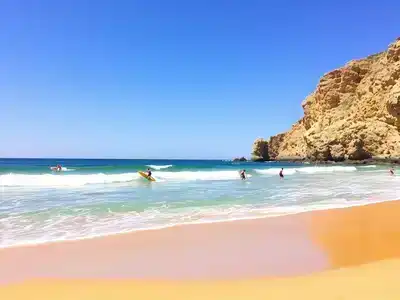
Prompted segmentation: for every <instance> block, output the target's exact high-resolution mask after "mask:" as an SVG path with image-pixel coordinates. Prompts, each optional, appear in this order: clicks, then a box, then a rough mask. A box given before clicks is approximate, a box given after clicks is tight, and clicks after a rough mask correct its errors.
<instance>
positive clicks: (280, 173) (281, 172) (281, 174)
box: [279, 168, 284, 179]
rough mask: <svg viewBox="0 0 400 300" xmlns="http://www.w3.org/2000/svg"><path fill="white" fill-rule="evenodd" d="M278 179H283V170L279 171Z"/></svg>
mask: <svg viewBox="0 0 400 300" xmlns="http://www.w3.org/2000/svg"><path fill="white" fill-rule="evenodd" d="M279 177H280V178H281V179H283V177H284V176H283V168H282V169H281V170H280V171H279Z"/></svg>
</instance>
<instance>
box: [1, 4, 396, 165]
mask: <svg viewBox="0 0 400 300" xmlns="http://www.w3.org/2000/svg"><path fill="white" fill-rule="evenodd" d="M399 11H400V1H394V0H393V1H385V0H383V1H379V2H378V1H361V0H358V1H343V0H337V1H266V0H265V1H252V0H247V1H234V0H231V1H217V0H214V1H204V0H203V1H183V0H182V1H173V0H171V1H151V0H149V1H83V0H82V1H75V0H70V1H50V0H48V1H45V0H43V1H17V0H13V1H11V0H10V1H8V0H5V1H4V0H3V1H1V2H0V28H1V33H0V66H1V72H0V104H1V108H2V109H1V111H0V126H1V128H2V130H0V141H1V143H0V157H83V158H86V157H96V158H103V157H104V158H231V157H233V156H241V155H245V156H246V155H249V153H250V151H251V146H252V142H253V140H254V139H255V138H257V137H269V136H270V135H274V134H277V133H279V132H282V131H285V130H287V129H289V128H290V127H291V125H292V124H293V123H294V122H296V121H297V120H298V119H299V118H300V117H301V116H302V109H301V105H300V104H301V102H302V100H303V99H304V98H305V97H306V96H307V95H308V94H309V93H310V92H312V91H313V89H314V88H315V86H316V84H317V83H318V80H319V78H320V76H322V75H323V74H324V73H325V72H327V71H329V70H332V69H334V68H337V67H340V66H342V65H343V64H345V63H346V62H348V61H349V60H351V59H355V58H362V57H364V56H367V55H369V54H373V53H375V52H379V51H382V50H384V49H385V48H386V47H387V45H388V44H389V43H391V42H392V41H393V40H394V39H395V38H396V37H398V36H400V33H399V31H398V30H399V28H400V21H399V20H400V19H399V16H398V13H399Z"/></svg>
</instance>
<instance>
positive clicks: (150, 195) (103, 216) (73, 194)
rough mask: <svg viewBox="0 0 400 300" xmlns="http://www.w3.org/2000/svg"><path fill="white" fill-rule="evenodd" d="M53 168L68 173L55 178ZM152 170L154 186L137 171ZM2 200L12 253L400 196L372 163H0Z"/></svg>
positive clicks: (392, 180) (0, 213)
mask: <svg viewBox="0 0 400 300" xmlns="http://www.w3.org/2000/svg"><path fill="white" fill-rule="evenodd" d="M56 164H61V165H62V166H63V170H64V171H63V172H60V173H55V172H52V171H51V170H50V166H55V165H56ZM149 166H150V167H151V168H152V169H153V174H154V177H155V178H156V180H157V181H156V182H148V181H147V180H145V179H143V178H142V177H140V176H138V174H137V171H138V170H144V169H147V168H148V167H149ZM281 167H283V168H284V174H285V179H284V180H281V179H280V178H279V176H278V173H279V170H280V168H281ZM240 169H246V170H247V171H248V173H249V176H250V177H249V179H248V180H246V181H242V180H240V178H239V173H238V171H239V170H240ZM0 195H1V196H0V247H8V246H13V245H20V244H32V243H42V242H48V241H56V240H71V239H82V238H88V237H93V236H101V235H108V234H114V233H120V232H129V231H134V230H144V229H153V228H161V227H167V226H173V225H176V224H184V223H201V222H220V221H226V220H234V219H247V218H260V217H271V216H278V215H285V214H292V213H298V212H303V211H310V210H318V209H331V208H337V207H347V206H353V205H362V204H367V203H371V202H379V201H384V200H392V199H400V177H399V176H389V175H388V168H387V167H384V166H375V165H373V166H361V167H354V166H343V165H329V166H315V165H310V164H309V165H303V164H294V163H285V164H282V163H251V162H246V163H236V162H231V161H221V160H219V161H217V160H98V159H92V160H85V159H82V160H76V159H60V160H50V159H0Z"/></svg>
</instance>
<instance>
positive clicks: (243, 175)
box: [240, 169, 246, 180]
mask: <svg viewBox="0 0 400 300" xmlns="http://www.w3.org/2000/svg"><path fill="white" fill-rule="evenodd" d="M240 178H241V179H242V180H245V179H246V170H244V169H243V170H242V171H240Z"/></svg>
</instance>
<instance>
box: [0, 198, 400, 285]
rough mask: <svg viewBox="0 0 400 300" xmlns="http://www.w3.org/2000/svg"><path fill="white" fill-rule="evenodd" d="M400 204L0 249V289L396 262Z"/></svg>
mask: <svg viewBox="0 0 400 300" xmlns="http://www.w3.org/2000/svg"><path fill="white" fill-rule="evenodd" d="M399 213H400V201H397V200H396V201H386V202H381V203H375V204H370V205H363V206H355V207H351V208H338V209H332V210H322V211H314V212H306V213H299V214H295V215H286V216H281V217H277V218H260V219H252V220H240V221H232V222H221V223H208V224H192V225H190V226H176V227H169V228H165V229H160V230H148V231H137V232H132V233H124V234H118V235H112V236H106V237H99V238H93V239H86V240H78V241H68V242H56V243H48V244H40V245H35V246H22V247H13V248H3V249H0V284H1V285H4V284H6V285H7V284H10V283H17V282H21V281H26V280H33V279H41V278H54V279H63V280H64V279H65V280H67V279H68V280H69V279H102V280H105V279H113V280H116V279H117V280H126V279H136V280H167V281H170V280H172V281H188V280H189V281H190V280H244V279H257V278H276V277H293V276H295V277H297V276H300V277H301V276H306V275H309V274H312V273H319V272H324V271H327V270H331V269H338V268H343V267H352V266H357V265H361V264H365V263H370V262H374V261H377V260H382V259H392V258H397V257H398V258H400V220H399V218H398V214H399Z"/></svg>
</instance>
